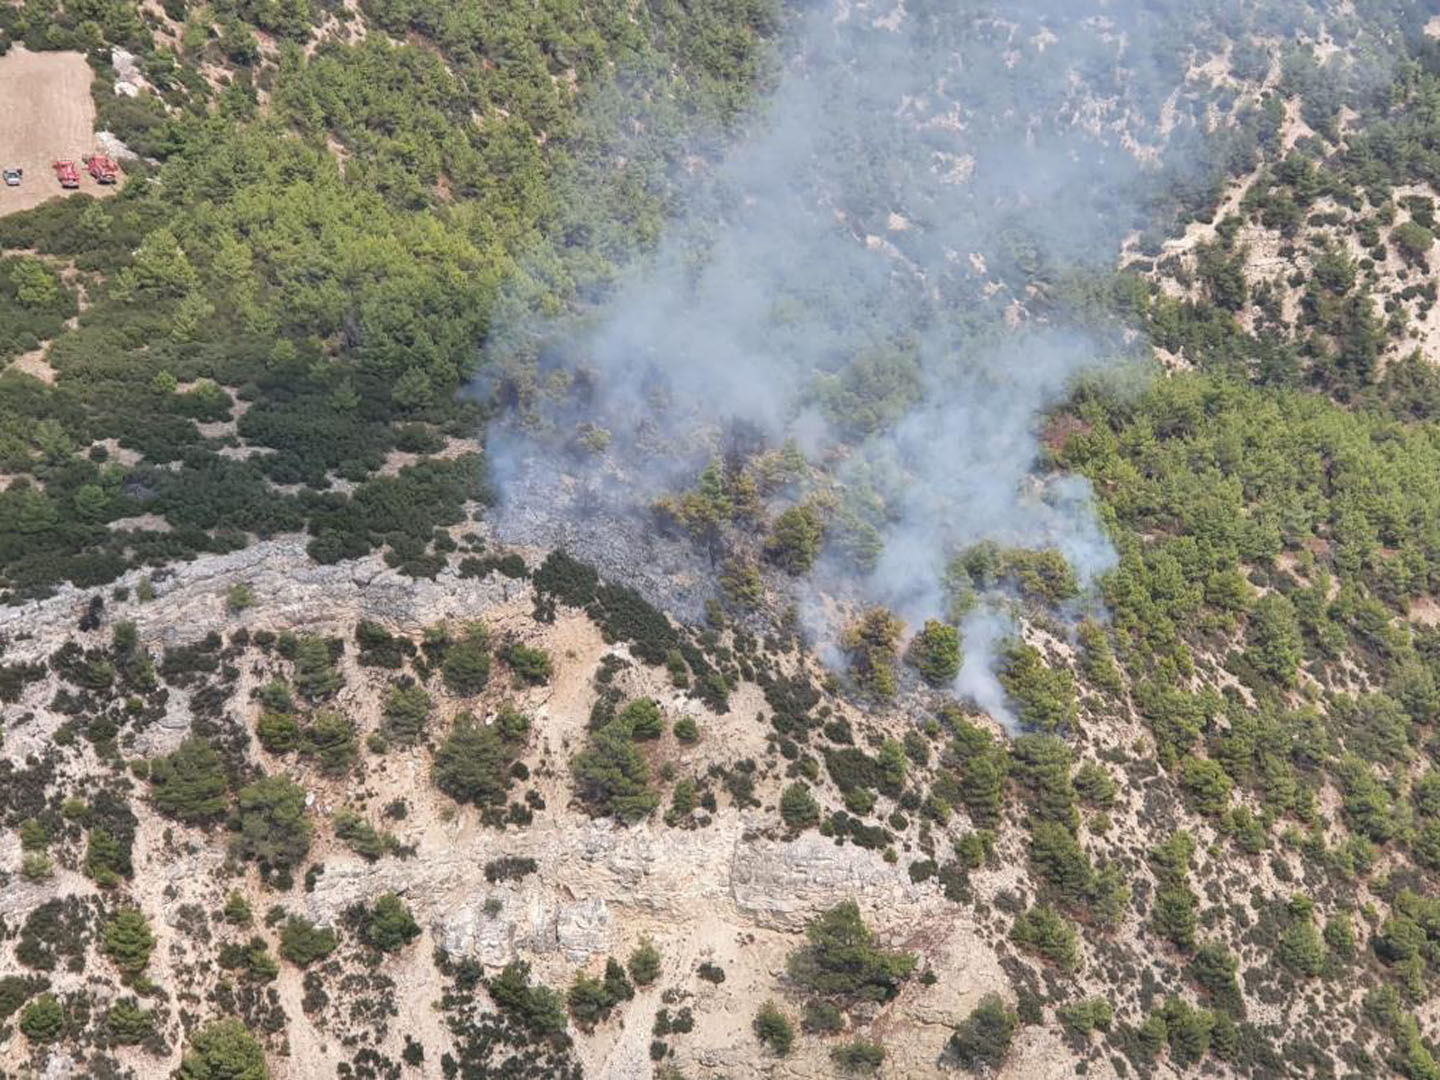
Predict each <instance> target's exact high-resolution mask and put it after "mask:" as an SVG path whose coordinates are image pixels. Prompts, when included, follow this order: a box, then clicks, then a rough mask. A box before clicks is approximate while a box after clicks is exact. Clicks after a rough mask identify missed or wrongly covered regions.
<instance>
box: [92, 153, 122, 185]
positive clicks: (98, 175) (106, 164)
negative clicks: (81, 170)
mask: <svg viewBox="0 0 1440 1080" xmlns="http://www.w3.org/2000/svg"><path fill="white" fill-rule="evenodd" d="M85 167H86V168H87V169H89V170H90V175H91V176H93V177H94V178H95V182H96V183H97V184H113V183H115V181H116V180H117V179H118V178H119V176H120V166H119V165H117V164H115V162H114V160H113V159H112V158H109V157H107V156H106V155H104V154H91V155H90V156H89V157H87V158H86V159H85Z"/></svg>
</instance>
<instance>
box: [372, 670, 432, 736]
mask: <svg viewBox="0 0 1440 1080" xmlns="http://www.w3.org/2000/svg"><path fill="white" fill-rule="evenodd" d="M434 707H435V701H434V699H433V698H431V697H430V695H429V694H427V693H426V692H425V688H424V687H422V686H417V685H415V684H413V683H412V684H409V685H405V686H395V687H392V688H391V689H390V693H389V694H388V695H387V696H386V698H385V710H384V720H383V723H382V726H383V729H384V732H385V735H386V737H387V738H390V739H392V740H394V741H395V742H397V743H401V744H405V745H409V744H410V743H413V742H415V741H416V740H417V739H419V738H420V737H421V736H422V735H424V734H425V728H426V725H427V724H429V722H430V716H431V711H432V710H433V709H434Z"/></svg>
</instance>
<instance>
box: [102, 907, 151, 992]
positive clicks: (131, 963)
mask: <svg viewBox="0 0 1440 1080" xmlns="http://www.w3.org/2000/svg"><path fill="white" fill-rule="evenodd" d="M100 940H101V944H102V947H103V948H104V950H105V955H106V956H108V957H110V959H111V960H112V961H113V962H114V964H115V967H116V968H117V969H118V970H119V971H120V974H121V975H122V976H123V977H124V978H125V980H126V981H127V982H129V981H133V980H134V979H136V978H138V977H139V976H140V975H142V974H143V973H144V971H145V969H146V967H148V966H149V964H150V955H151V953H153V952H154V951H155V935H154V934H153V933H152V932H151V931H150V923H149V921H148V920H147V919H146V918H145V915H144V913H143V912H142V911H141V910H140V909H139V908H121V909H120V911H118V912H116V913H115V917H114V918H113V919H111V920H110V921H109V922H108V923H106V924H105V928H104V930H103V931H102V932H101V935H100Z"/></svg>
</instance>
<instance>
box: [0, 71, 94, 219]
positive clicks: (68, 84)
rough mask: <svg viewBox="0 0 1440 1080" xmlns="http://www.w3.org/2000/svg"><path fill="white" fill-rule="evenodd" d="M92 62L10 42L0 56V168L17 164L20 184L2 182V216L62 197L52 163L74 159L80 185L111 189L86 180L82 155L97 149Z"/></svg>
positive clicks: (86, 189) (85, 188)
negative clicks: (8, 48)
mask: <svg viewBox="0 0 1440 1080" xmlns="http://www.w3.org/2000/svg"><path fill="white" fill-rule="evenodd" d="M90 80H91V71H90V65H89V64H88V63H86V61H85V57H84V55H83V54H82V53H78V52H41V53H35V52H30V51H29V50H28V49H26V48H25V47H24V46H23V45H15V46H13V47H12V48H11V49H10V51H9V52H8V53H6V54H5V55H4V56H0V168H6V169H8V168H12V167H16V166H18V167H20V168H22V169H24V170H25V179H24V182H23V183H22V184H21V185H20V186H19V187H18V188H12V187H4V186H0V215H4V214H13V213H15V212H16V211H17V210H28V209H29V208H30V207H32V206H38V205H39V204H40V203H42V202H44V201H45V200H46V199H51V198H54V197H55V196H57V195H64V194H67V192H64V191H62V189H61V187H60V185H59V183H58V182H57V181H56V179H55V173H54V171H53V170H52V169H51V168H50V163H51V162H53V161H55V160H57V159H70V160H73V161H74V162H75V164H76V167H77V168H81V178H80V189H79V190H81V191H84V192H88V193H89V194H91V195H105V194H109V193H111V192H113V191H114V190H115V189H114V188H107V187H101V186H100V185H99V184H97V183H95V181H94V180H92V179H90V176H89V174H87V173H85V172H84V169H83V167H82V166H81V165H80V158H81V156H82V155H84V154H89V153H91V152H92V151H93V150H94V149H95V103H94V101H92V100H91V98H90Z"/></svg>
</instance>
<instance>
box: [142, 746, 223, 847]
mask: <svg viewBox="0 0 1440 1080" xmlns="http://www.w3.org/2000/svg"><path fill="white" fill-rule="evenodd" d="M150 798H151V801H152V802H154V804H155V806H156V808H157V809H158V810H160V812H161V813H163V814H167V815H168V816H170V817H173V818H174V819H175V820H177V821H181V822H184V823H185V824H187V825H201V824H206V823H208V822H211V821H216V820H218V819H220V818H221V817H223V816H224V815H225V811H226V809H227V807H228V806H229V782H228V780H227V778H226V774H225V761H224V759H223V758H221V757H220V755H219V753H218V752H217V751H216V750H215V748H214V747H213V746H211V745H210V743H209V741H208V740H206V739H199V738H190V739H186V740H185V741H184V742H183V743H181V744H180V746H179V748H178V749H176V750H175V752H174V753H171V754H168V755H166V756H164V757H159V758H155V759H154V760H153V761H151V762H150Z"/></svg>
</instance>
